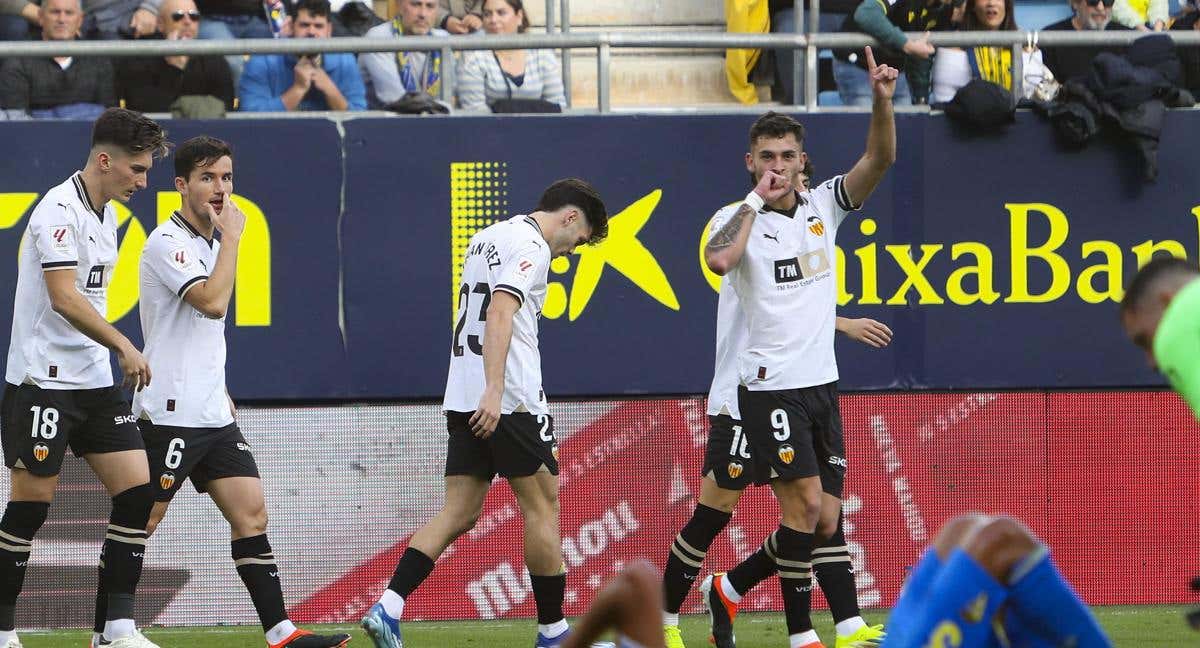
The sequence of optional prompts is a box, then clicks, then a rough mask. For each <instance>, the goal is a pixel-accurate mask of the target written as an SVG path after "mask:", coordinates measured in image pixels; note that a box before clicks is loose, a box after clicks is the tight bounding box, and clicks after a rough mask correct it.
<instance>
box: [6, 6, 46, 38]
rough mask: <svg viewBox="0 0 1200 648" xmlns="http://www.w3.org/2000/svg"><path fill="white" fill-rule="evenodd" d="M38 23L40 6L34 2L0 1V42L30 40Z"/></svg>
mask: <svg viewBox="0 0 1200 648" xmlns="http://www.w3.org/2000/svg"><path fill="white" fill-rule="evenodd" d="M38 21H39V19H38V6H37V5H35V4H33V3H32V2H26V1H25V0H0V41H17V40H28V39H29V36H30V30H31V29H32V28H33V27H34V26H36V25H37V24H38Z"/></svg>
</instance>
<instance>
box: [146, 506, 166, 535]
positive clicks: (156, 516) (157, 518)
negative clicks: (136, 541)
mask: <svg viewBox="0 0 1200 648" xmlns="http://www.w3.org/2000/svg"><path fill="white" fill-rule="evenodd" d="M166 515H167V509H166V507H165V506H164V507H159V506H155V507H154V508H152V509H150V520H149V521H147V522H146V536H147V537H149V536H152V535H154V530H155V529H157V528H158V525H159V523H160V522H162V521H163V518H164V517H166Z"/></svg>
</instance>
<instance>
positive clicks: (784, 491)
mask: <svg viewBox="0 0 1200 648" xmlns="http://www.w3.org/2000/svg"><path fill="white" fill-rule="evenodd" d="M810 482H812V483H810ZM775 491H776V495H777V499H778V500H779V511H780V517H782V519H783V523H784V525H785V526H789V527H791V528H793V529H816V527H817V523H818V522H819V521H820V519H821V488H820V484H819V483H817V482H815V480H807V479H797V480H792V481H788V482H783V483H779V484H777V485H776V486H775Z"/></svg>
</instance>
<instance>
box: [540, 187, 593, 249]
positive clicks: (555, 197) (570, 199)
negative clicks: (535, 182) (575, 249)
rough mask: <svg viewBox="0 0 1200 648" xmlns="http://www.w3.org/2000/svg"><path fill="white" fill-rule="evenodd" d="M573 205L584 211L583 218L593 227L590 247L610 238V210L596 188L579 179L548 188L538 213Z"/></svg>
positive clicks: (589, 238) (543, 193) (589, 240)
mask: <svg viewBox="0 0 1200 648" xmlns="http://www.w3.org/2000/svg"><path fill="white" fill-rule="evenodd" d="M568 205H571V206H573V207H578V208H580V209H582V210H583V217H584V218H585V219H587V222H588V225H591V227H592V235H591V236H590V237H588V241H587V242H588V245H595V244H597V243H599V242H600V241H603V240H604V239H605V237H607V236H608V210H607V209H605V208H604V201H603V200H601V199H600V193H599V192H597V191H596V188H595V187H593V186H592V185H590V184H588V182H587V181H585V180H580V179H579V178H566V179H563V180H559V181H558V182H555V183H554V184H552V185H550V186H549V187H546V191H544V192H542V198H541V200H539V201H538V204H537V211H547V212H552V211H557V210H559V209H562V208H563V207H566V206H568Z"/></svg>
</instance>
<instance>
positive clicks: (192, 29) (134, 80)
mask: <svg viewBox="0 0 1200 648" xmlns="http://www.w3.org/2000/svg"><path fill="white" fill-rule="evenodd" d="M199 31H200V12H199V11H198V10H197V9H196V4H195V3H194V2H193V1H192V0H163V3H162V5H161V6H160V7H159V9H158V31H157V33H155V34H154V35H153V36H151V37H150V38H154V39H166V40H191V39H193V38H196V34H197V33H199ZM184 96H210V97H216V98H217V99H220V100H221V102H222V103H224V104H225V110H227V111H228V110H233V75H232V74H230V72H229V64H228V63H226V62H225V57H223V56H216V55H209V56H160V57H140V58H131V59H121V60H119V61H118V63H117V98H118V99H120V100H121V101H122V102H123V105H124V106H125V107H126V108H128V109H130V110H136V111H138V112H169V111H170V109H171V104H173V103H175V100H176V99H179V98H180V97H184Z"/></svg>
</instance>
